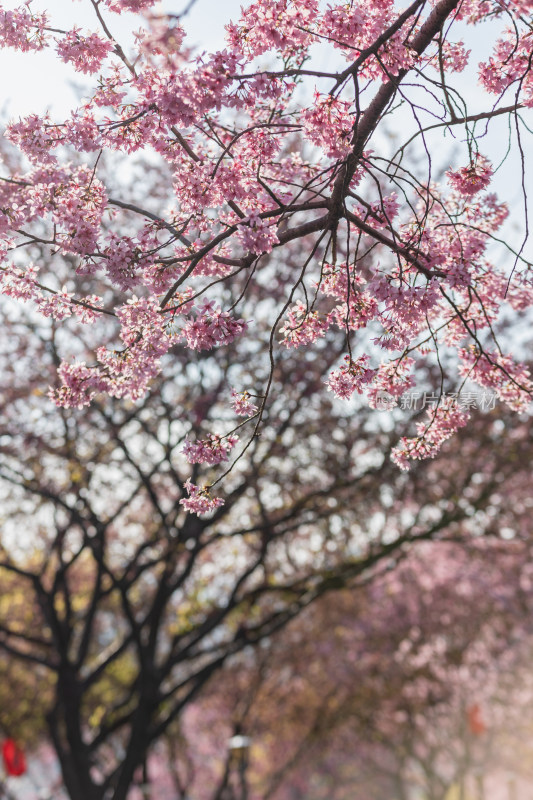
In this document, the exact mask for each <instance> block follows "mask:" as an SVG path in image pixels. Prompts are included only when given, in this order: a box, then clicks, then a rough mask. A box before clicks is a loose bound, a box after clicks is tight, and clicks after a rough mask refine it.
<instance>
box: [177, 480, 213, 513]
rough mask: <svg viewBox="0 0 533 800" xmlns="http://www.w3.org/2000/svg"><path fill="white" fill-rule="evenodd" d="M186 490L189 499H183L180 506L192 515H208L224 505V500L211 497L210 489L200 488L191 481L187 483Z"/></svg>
mask: <svg viewBox="0 0 533 800" xmlns="http://www.w3.org/2000/svg"><path fill="white" fill-rule="evenodd" d="M185 489H186V490H187V493H188V495H189V496H188V497H183V498H182V499H181V500H180V501H179V503H180V506H183V508H184V509H185V510H186V511H190V512H191V513H192V514H198V515H200V514H208V513H209V512H210V511H214V509H215V508H220V506H223V505H224V500H223V499H222V498H221V497H211V495H210V494H209V491H208V489H206V488H205V487H204V488H200V487H199V486H196V485H195V484H194V483H191V481H190V480H188V481H186V482H185Z"/></svg>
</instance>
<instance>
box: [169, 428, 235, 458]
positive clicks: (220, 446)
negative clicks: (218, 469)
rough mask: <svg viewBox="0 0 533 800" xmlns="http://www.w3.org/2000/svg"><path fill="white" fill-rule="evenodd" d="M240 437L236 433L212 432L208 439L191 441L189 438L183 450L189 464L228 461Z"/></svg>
mask: <svg viewBox="0 0 533 800" xmlns="http://www.w3.org/2000/svg"><path fill="white" fill-rule="evenodd" d="M238 441H239V437H238V436H235V435H230V436H219V435H218V434H217V433H210V434H208V436H207V439H197V440H196V441H195V442H190V441H189V440H188V439H187V440H186V442H185V444H184V445H183V450H182V452H183V453H184V454H185V457H186V459H187V461H188V462H189V464H209V465H210V466H213V464H220V463H222V461H227V460H228V458H229V454H230V452H231V451H232V450H233V448H234V447H235V445H236V444H237V442H238Z"/></svg>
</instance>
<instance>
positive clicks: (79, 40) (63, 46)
mask: <svg viewBox="0 0 533 800" xmlns="http://www.w3.org/2000/svg"><path fill="white" fill-rule="evenodd" d="M112 50H113V43H112V42H110V41H109V40H106V39H102V38H101V37H100V36H98V34H97V33H91V34H89V36H83V35H82V34H80V28H74V29H73V30H71V31H69V32H68V33H67V34H66V36H64V37H63V38H62V39H60V40H59V41H58V43H57V53H58V55H59V58H60V59H61V60H62V61H65V62H66V63H67V64H68V63H69V62H70V63H72V65H73V66H74V69H75V70H76V71H77V72H83V73H85V74H86V75H92V74H93V73H95V72H98V70H99V69H100V68H101V66H102V64H103V62H104V60H105V59H106V58H107V56H108V55H109V53H110V52H111V51H112Z"/></svg>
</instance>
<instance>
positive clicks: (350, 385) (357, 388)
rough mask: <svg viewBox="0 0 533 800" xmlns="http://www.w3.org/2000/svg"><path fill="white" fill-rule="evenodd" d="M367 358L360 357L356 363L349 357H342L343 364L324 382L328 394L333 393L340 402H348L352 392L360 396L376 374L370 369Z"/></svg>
mask: <svg viewBox="0 0 533 800" xmlns="http://www.w3.org/2000/svg"><path fill="white" fill-rule="evenodd" d="M369 361H370V359H369V357H368V356H361V358H358V359H357V361H352V359H351V358H350V356H345V357H344V362H345V363H344V364H343V365H342V366H341V367H339V369H336V370H335V371H334V372H332V373H331V375H330V376H329V378H328V379H327V380H326V381H325V383H326V386H327V387H328V391H329V392H333V394H334V395H335V396H336V397H339V398H340V399H341V400H349V399H350V397H351V396H352V395H353V393H354V392H358V393H359V394H362V392H363V390H364V387H365V386H367V385H368V384H369V383H370V382H371V381H372V379H373V378H374V376H375V374H376V370H375V369H370V368H369V366H368V364H369Z"/></svg>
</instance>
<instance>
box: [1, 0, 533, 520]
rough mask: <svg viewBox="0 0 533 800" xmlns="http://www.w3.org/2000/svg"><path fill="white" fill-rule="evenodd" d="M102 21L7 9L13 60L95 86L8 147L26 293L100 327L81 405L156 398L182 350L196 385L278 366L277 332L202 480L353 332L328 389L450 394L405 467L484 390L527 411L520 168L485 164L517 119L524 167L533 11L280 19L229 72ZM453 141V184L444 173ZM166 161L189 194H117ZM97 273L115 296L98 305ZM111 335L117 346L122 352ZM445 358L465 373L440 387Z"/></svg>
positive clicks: (105, 0) (492, 2)
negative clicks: (133, 175)
mask: <svg viewBox="0 0 533 800" xmlns="http://www.w3.org/2000/svg"><path fill="white" fill-rule="evenodd" d="M85 2H86V5H87V7H88V8H90V9H92V10H93V11H94V27H95V30H85V29H81V28H79V27H76V28H72V29H68V30H67V29H65V28H64V27H62V24H61V22H62V21H61V18H60V14H59V15H58V14H56V15H54V13H53V11H54V10H53V9H49V11H46V10H40V9H38V7H37V5H38V4H36V3H31V4H29V3H24V4H22V5H20V6H18V7H14V8H11V7H7V4H6V3H4V4H3V5H2V6H1V7H0V43H1V44H2V45H3V46H5V47H10V48H15V49H18V50H20V51H23V52H32V53H38V52H40V51H47V50H51V51H53V52H55V53H56V55H57V58H58V59H60V60H61V61H62V62H65V63H66V64H67V65H69V66H70V67H71V69H72V70H73V73H76V72H78V73H81V74H83V75H85V76H87V80H88V81H89V83H90V85H89V86H88V88H87V89H86V90H85V94H84V99H83V101H82V102H80V104H79V105H78V106H77V107H76V108H73V109H72V111H71V113H70V115H68V117H67V118H65V119H54V118H52V117H51V116H50V115H49V114H46V115H44V116H43V115H39V114H30V115H28V116H26V117H24V118H21V119H14V120H11V121H10V122H9V124H8V126H7V130H6V137H7V139H8V140H9V141H10V142H11V143H12V144H13V145H14V147H15V148H16V149H17V153H18V154H19V157H18V158H17V157H15V156H13V155H11V156H10V157H8V158H6V159H5V163H4V171H3V175H2V185H1V202H0V227H1V258H2V261H1V269H2V273H1V284H2V287H1V288H2V291H3V292H4V293H5V294H7V295H9V296H10V297H13V298H16V299H18V300H19V301H23V302H28V301H29V302H32V303H33V304H34V305H35V306H37V307H38V309H39V310H40V312H41V313H43V314H44V315H47V316H51V317H52V318H53V319H55V320H56V321H57V324H58V325H60V326H61V325H62V324H63V322H64V320H65V318H67V317H68V316H70V315H76V316H77V317H78V318H79V319H80V320H81V321H82V322H84V323H86V324H93V325H94V326H95V331H96V333H95V338H94V347H93V350H92V352H91V353H90V354H80V353H76V352H72V348H69V346H68V341H66V340H65V341H63V342H62V343H61V346H60V348H59V359H60V363H59V364H58V375H59V378H60V382H59V384H58V385H57V386H56V387H55V389H54V391H53V392H52V396H53V399H54V400H55V402H56V403H58V404H59V405H60V406H61V407H63V408H69V407H83V406H86V405H87V404H89V403H90V402H92V400H93V399H94V398H96V397H98V396H100V395H101V394H102V393H104V394H108V395H110V396H112V397H116V398H123V397H124V398H127V397H129V398H131V399H132V400H138V399H139V398H140V397H142V396H144V395H145V393H146V392H147V391H148V388H149V385H150V383H151V382H152V381H153V380H154V378H155V377H156V376H157V374H158V372H159V370H160V368H161V359H162V357H163V356H164V355H165V354H167V353H172V352H173V348H175V347H185V348H186V352H188V353H189V358H190V362H191V364H194V363H195V361H196V358H197V354H199V353H200V354H201V353H203V352H205V351H209V350H210V349H211V348H216V347H219V346H221V345H227V344H230V343H231V342H232V341H235V340H236V339H239V338H241V339H242V338H244V339H247V340H248V341H249V342H250V347H251V348H252V349H253V346H254V337H255V335H256V333H255V331H256V328H255V325H256V319H257V315H258V314H260V315H262V314H264V315H266V316H267V318H268V322H269V325H270V330H271V339H270V365H271V369H270V371H269V372H268V373H267V374H266V375H265V377H264V379H263V381H262V382H261V384H260V385H256V386H254V387H251V386H249V385H247V384H245V383H242V384H238V385H235V386H234V387H233V388H234V391H235V394H234V402H235V403H236V404H237V408H238V409H239V411H240V413H242V415H243V422H245V423H246V425H245V426H244V427H243V429H242V434H243V435H241V439H240V440H239V442H237V441H236V440H235V438H234V437H233V438H232V436H230V437H229V438H228V436H226V435H225V434H224V433H219V432H215V431H211V432H208V433H207V434H206V437H205V439H203V440H202V441H201V442H194V441H193V442H191V444H190V448H189V450H188V455H189V458H190V461H191V463H192V464H194V463H208V464H215V463H217V462H219V463H220V462H226V466H229V465H231V463H233V461H234V460H235V458H238V457H239V456H240V455H241V453H242V452H243V451H244V449H245V448H246V447H247V446H249V444H250V443H251V442H252V441H253V439H254V436H256V435H257V434H259V433H260V431H261V427H262V425H263V423H264V422H265V419H266V418H267V417H268V413H269V407H270V404H271V403H272V401H273V398H272V392H273V387H274V385H275V381H274V378H273V376H274V372H275V369H276V364H277V363H278V362H279V361H281V360H282V359H283V358H284V355H283V352H284V349H289V350H291V349H294V348H297V349H298V352H299V357H300V358H301V360H302V364H305V363H306V358H307V356H306V355H305V353H306V352H311V353H312V352H314V351H315V348H317V347H319V346H320V344H319V342H320V340H322V339H323V338H324V336H325V335H326V332H327V331H328V330H333V331H336V332H338V334H339V335H341V336H342V337H343V338H344V344H343V346H342V348H341V352H339V354H338V358H337V359H336V360H335V362H334V363H332V364H331V368H330V371H329V374H328V375H326V376H324V378H323V380H322V382H321V385H317V386H316V388H315V389H314V392H316V393H320V392H323V391H326V390H330V391H331V392H333V393H334V394H335V395H337V396H338V397H340V398H345V399H346V398H350V397H352V396H353V395H357V394H358V393H360V394H362V395H363V396H364V397H365V398H366V400H367V401H368V403H369V404H370V406H377V407H379V408H384V407H385V408H390V407H393V406H394V405H395V404H397V403H398V400H399V398H401V396H402V395H403V394H404V393H405V392H406V391H408V390H411V389H413V388H416V389H417V390H420V391H422V392H423V391H435V400H434V402H433V403H432V404H430V405H429V406H428V408H427V416H426V417H425V419H423V420H422V419H421V420H419V421H418V422H417V426H416V432H415V433H416V435H415V436H414V437H413V436H412V435H411V433H412V431H411V432H407V435H405V436H403V437H400V438H399V441H398V443H397V446H396V448H395V449H394V451H393V458H394V460H395V461H396V463H397V464H398V465H399V466H400V467H401V468H402V469H407V468H409V465H410V464H411V463H412V460H413V459H415V460H416V459H422V458H427V457H432V456H434V455H435V453H436V452H437V450H438V449H439V448H440V447H441V445H442V443H443V442H444V441H445V440H446V439H447V438H449V437H450V436H451V435H452V433H454V432H455V431H457V430H458V429H459V428H461V427H462V426H464V425H466V424H467V423H468V420H469V411H468V409H467V408H465V407H464V406H461V405H460V404H459V403H458V401H457V393H458V392H460V391H461V390H462V388H463V387H464V384H465V381H467V380H469V381H474V382H476V383H477V384H478V385H479V386H481V387H483V388H484V389H488V390H490V391H491V392H493V393H495V394H496V395H497V396H498V398H499V400H500V401H501V402H502V403H505V404H507V406H509V407H510V408H512V409H514V410H517V411H523V410H524V409H525V408H526V407H527V405H528V403H529V398H530V394H531V388H532V383H531V379H530V376H529V371H528V368H527V366H526V365H525V364H524V363H522V362H521V360H520V359H521V358H522V354H521V353H520V352H519V351H515V352H510V348H509V347H508V346H507V345H506V342H509V340H510V337H507V338H505V337H503V338H501V337H499V335H498V334H499V330H498V328H499V323H500V322H502V321H503V322H505V321H507V323H508V322H509V314H508V313H507V312H508V310H509V309H511V310H514V311H515V312H518V311H520V312H526V311H527V310H528V309H529V308H530V306H531V301H532V297H531V280H530V266H531V265H530V263H529V262H528V261H527V258H526V256H525V250H524V240H523V239H521V236H522V234H518V235H517V237H516V239H517V241H516V244H514V245H513V244H512V243H510V238H509V236H507V235H506V234H505V233H504V234H499V233H498V232H499V230H500V229H501V226H502V225H503V224H504V221H505V218H506V216H507V215H508V212H509V209H508V206H507V205H506V204H505V202H502V201H501V200H499V199H498V198H497V197H496V195H495V194H494V193H493V192H489V191H487V190H488V189H489V188H491V183H492V182H493V176H494V173H495V170H496V168H497V165H494V164H491V162H490V159H489V155H487V153H485V152H483V145H484V136H485V134H486V132H487V130H489V128H491V126H493V125H495V124H496V123H497V121H498V120H499V119H501V118H502V117H505V118H507V119H508V121H509V130H510V134H509V148H510V150H513V151H516V154H517V157H518V160H519V162H520V160H521V161H522V165H523V163H524V158H525V151H526V147H525V138H526V137H528V136H529V128H528V127H527V120H528V115H529V114H530V111H529V109H530V107H531V105H532V104H533V99H532V98H533V93H532V92H533V79H532V69H531V59H530V41H531V25H530V21H529V17H528V13H529V12H530V11H531V3H530V0H438V2H430V1H429V0H414V2H412V3H411V4H410V5H408V6H407V7H406V8H405V9H400V8H398V7H397V5H396V4H395V3H394V2H393V0H372V2H365V3H350V4H349V5H346V4H344V3H342V4H337V3H330V4H329V5H326V4H321V3H320V2H319V0H256V2H252V3H249V4H248V5H246V7H245V8H244V9H243V10H242V13H241V16H240V17H239V18H238V19H235V20H233V21H229V20H228V25H227V27H226V47H225V49H222V50H218V51H216V52H214V53H201V52H195V51H194V49H193V48H192V46H191V45H190V44H189V43H188V40H187V37H186V24H187V18H186V16H184V17H183V19H180V17H179V15H177V14H176V13H175V12H172V13H165V12H164V11H156V10H154V2H155V0H85ZM129 12H132V13H133V14H135V15H137V16H136V17H133V22H132V26H133V27H135V26H136V25H137V26H140V29H139V30H138V31H137V33H136V34H135V39H134V41H133V42H132V43H126V42H124V43H121V42H120V41H118V39H117V38H115V36H114V35H113V29H114V25H115V22H116V19H117V17H116V15H117V14H123V15H125V16H127V15H128V14H129ZM56 17H59V18H56ZM488 24H490V25H491V26H496V27H497V29H498V34H497V36H496V42H495V45H494V49H493V51H492V53H487V54H485V55H483V56H481V60H480V61H479V63H478V65H477V67H476V69H477V74H478V75H479V82H480V85H481V88H480V91H481V95H480V98H481V102H482V105H481V107H480V108H481V110H477V109H471V107H470V106H469V104H468V103H467V101H466V99H465V98H464V97H463V96H462V95H461V92H460V89H461V88H462V87H461V73H462V71H463V70H465V69H467V68H468V64H469V58H470V56H471V49H470V48H469V43H468V37H469V36H470V35H471V31H473V30H474V29H475V27H480V28H482V27H483V25H488ZM490 30H491V31H494V27H491V29H490ZM463 39H464V41H463ZM324 64H328V65H330V66H327V67H325V66H324ZM332 64H334V65H335V66H331V65H332ZM391 131H393V132H394V134H395V136H396V139H395V142H396V143H395V145H394V147H392V148H391V147H390V146H388V145H387V136H386V135H387V134H388V133H390V132H391ZM400 131H402V132H403V133H404V135H403V136H402V138H401V139H400V141H398V136H399V132H400ZM447 134H451V135H452V136H453V137H455V140H456V141H457V143H458V147H457V150H456V154H455V156H454V158H453V163H452V161H451V155H450V156H449V157H442V154H443V151H444V150H445V149H446V148H443V146H442V142H443V138H442V137H444V136H445V135H447ZM439 137H441V138H439ZM141 156H143V157H145V158H146V157H148V158H149V160H150V164H151V169H153V170H157V172H158V174H159V175H160V176H165V181H166V183H165V185H164V186H163V187H162V188H160V190H159V191H158V193H157V194H156V195H155V196H151V195H150V193H149V191H148V190H147V182H146V180H143V179H140V180H139V181H138V182H137V184H136V185H133V186H131V187H130V188H129V190H128V191H126V190H125V188H124V187H121V186H120V182H118V181H117V180H116V176H118V175H119V174H120V172H121V171H122V172H124V171H127V170H128V169H129V170H135V169H136V168H137V169H138V166H139V163H140V162H139V158H140V157H141ZM447 159H448V160H447ZM110 164H112V165H113V168H112V169H111V170H109V169H108V167H109V165H110ZM104 165H105V166H106V169H104ZM413 165H414V166H413ZM443 170H444V172H445V175H444V173H443ZM518 171H519V170H518ZM110 176H113V177H110ZM519 183H520V182H519ZM521 185H522V188H523V193H524V197H526V194H525V192H526V185H525V182H524V180H523V179H522V184H521ZM526 235H527V211H526V213H525V224H524V226H523V236H524V237H525V236H526ZM498 242H499V243H500V244H499V250H498V249H496V248H495V246H494V245H495V243H498ZM36 245H38V248H36ZM43 249H44V250H46V252H47V253H48V254H49V255H52V256H53V258H54V260H55V261H56V263H57V264H59V263H61V264H63V265H65V264H66V265H68V267H69V269H68V276H67V279H66V282H65V283H64V284H58V283H57V281H55V280H53V279H52V280H45V276H43V274H42V272H41V264H40V262H39V259H38V258H36V256H35V253H36V250H38V252H42V250H43ZM288 264H290V269H289V270H288V274H286V275H284V279H283V290H282V291H277V289H276V290H275V291H274V292H273V295H274V297H272V291H271V290H272V289H273V287H274V286H277V278H276V271H277V270H278V268H279V266H280V265H288ZM58 271H59V272H61V273H62V272H63V270H62V269H58ZM87 275H94V276H98V278H99V280H100V281H101V288H100V291H98V292H97V293H96V294H95V293H92V292H91V293H89V294H87V293H86V292H85V290H84V286H85V285H86V283H85V282H84V280H83V279H84V276H87ZM111 289H113V290H116V289H119V290H120V292H121V294H119V295H118V296H117V293H116V291H115V292H112V291H110V290H111ZM261 298H262V299H264V300H266V299H269V300H273V302H270V303H262V302H261ZM103 317H106V318H109V320H112V321H115V323H116V326H117V330H118V331H119V336H120V340H121V345H120V347H119V348H118V349H116V348H115V349H108V348H107V347H106V336H105V334H103V333H98V331H99V330H100V323H101V321H102V318H103ZM105 327H106V326H104V328H105ZM428 358H433V359H434V360H435V363H438V364H439V365H440V367H441V370H442V376H441V379H440V380H439V381H438V382H437V385H435V386H427V384H426V383H425V375H426V374H427V373H426V372H425V369H424V365H425V363H426V361H427V359H428ZM324 384H325V385H324ZM252 388H253V393H254V394H255V395H256V397H255V398H254V399H252V400H250V392H251V391H252ZM281 391H283V392H284V391H286V387H282V389H281ZM220 437H222V438H220ZM230 485H231V484H230ZM187 488H188V491H189V497H188V499H187V498H186V499H184V500H183V505H184V507H185V508H187V509H188V510H189V511H193V512H195V513H199V514H202V513H205V512H207V511H208V510H210V509H215V508H220V507H221V503H222V502H223V498H221V497H216V496H212V495H211V494H209V488H210V486H200V485H198V484H196V483H194V480H193V479H192V478H191V480H190V481H189V483H188V484H187ZM229 491H231V489H229Z"/></svg>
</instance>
